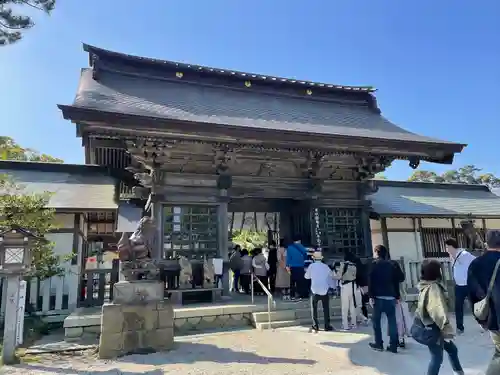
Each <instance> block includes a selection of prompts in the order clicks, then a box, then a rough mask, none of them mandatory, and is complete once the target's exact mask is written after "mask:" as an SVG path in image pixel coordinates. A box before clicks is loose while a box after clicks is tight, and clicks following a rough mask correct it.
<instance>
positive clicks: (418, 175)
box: [408, 165, 500, 188]
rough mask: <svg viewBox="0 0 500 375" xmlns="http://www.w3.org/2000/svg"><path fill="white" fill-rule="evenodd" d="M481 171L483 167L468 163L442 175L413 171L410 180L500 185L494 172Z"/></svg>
mask: <svg viewBox="0 0 500 375" xmlns="http://www.w3.org/2000/svg"><path fill="white" fill-rule="evenodd" d="M481 171H482V169H481V168H477V167H476V166H474V165H466V166H464V167H461V168H458V169H453V170H449V171H446V172H444V173H442V174H440V175H439V174H437V173H435V172H431V171H424V170H420V171H415V172H413V174H412V175H411V176H410V178H409V179H408V181H414V182H436V183H450V184H468V185H486V186H488V187H490V188H496V187H500V178H498V177H496V176H495V175H493V174H492V173H483V174H481V173H480V172H481Z"/></svg>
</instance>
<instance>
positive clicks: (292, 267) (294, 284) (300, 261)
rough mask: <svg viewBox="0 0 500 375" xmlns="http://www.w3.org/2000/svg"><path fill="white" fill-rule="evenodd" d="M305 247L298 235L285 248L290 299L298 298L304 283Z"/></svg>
mask: <svg viewBox="0 0 500 375" xmlns="http://www.w3.org/2000/svg"><path fill="white" fill-rule="evenodd" d="M306 257H307V249H306V248H305V247H304V245H302V242H301V239H300V238H299V237H295V238H294V242H293V243H292V244H291V245H289V246H288V248H287V249H286V266H287V267H288V269H289V271H290V299H291V300H296V299H300V297H301V295H302V294H303V293H304V292H303V288H304V287H303V285H304V266H305V260H306Z"/></svg>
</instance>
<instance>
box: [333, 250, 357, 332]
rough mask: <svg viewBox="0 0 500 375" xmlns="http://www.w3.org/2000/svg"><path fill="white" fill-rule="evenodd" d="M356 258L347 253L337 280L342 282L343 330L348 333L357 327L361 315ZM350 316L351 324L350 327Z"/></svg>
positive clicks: (337, 274)
mask: <svg viewBox="0 0 500 375" xmlns="http://www.w3.org/2000/svg"><path fill="white" fill-rule="evenodd" d="M355 258H356V257H355V256H354V254H352V253H351V252H349V251H348V252H346V253H345V255H344V262H343V263H342V264H341V266H340V267H339V269H338V271H337V273H336V278H338V279H339V280H340V284H341V287H340V288H341V289H340V299H341V306H342V329H343V330H345V331H347V330H349V329H354V328H356V326H357V319H358V317H359V316H360V315H361V292H360V290H359V288H358V285H357V284H356V275H357V267H356V263H355V262H356V259H355ZM349 315H350V317H351V324H350V325H349Z"/></svg>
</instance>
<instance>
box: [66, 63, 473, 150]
mask: <svg viewBox="0 0 500 375" xmlns="http://www.w3.org/2000/svg"><path fill="white" fill-rule="evenodd" d="M74 107H76V108H84V109H93V110H98V111H103V112H110V113H123V114H129V115H138V116H145V117H150V118H160V119H167V120H177V121H190V122H197V123H205V124H207V126H208V125H209V124H220V125H228V126H234V127H245V128H252V129H255V130H259V129H273V130H283V131H285V130H286V131H296V132H303V133H312V134H316V135H332V136H342V137H346V136H347V137H364V138H374V139H389V140H402V141H410V142H423V143H429V144H433V145H438V144H447V145H450V146H451V145H455V146H456V147H455V148H456V151H455V152H460V151H461V149H462V147H463V145H458V144H453V142H447V141H440V140H436V139H433V138H429V137H425V136H420V135H417V134H414V133H411V132H409V131H407V130H404V129H402V128H400V127H398V126H397V125H395V124H393V123H391V122H390V121H389V120H387V119H386V118H384V117H382V116H381V115H380V114H378V113H376V112H375V111H374V110H371V109H369V108H368V107H366V106H361V105H348V104H340V103H334V102H326V101H319V100H308V99H304V98H296V97H290V96H280V95H269V94H263V93H259V92H254V91H252V90H248V91H244V90H243V91H242V90H232V89H228V88H224V87H215V86H212V87H210V86H205V85H197V84H187V83H182V82H180V81H167V80H157V79H147V78H144V77H137V76H133V75H125V74H120V73H113V72H108V71H100V72H99V79H98V81H96V80H94V79H93V77H92V70H91V69H83V70H82V74H81V79H80V84H79V87H78V91H77V95H76V99H75V102H74Z"/></svg>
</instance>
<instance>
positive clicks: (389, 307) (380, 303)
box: [372, 298, 399, 349]
mask: <svg viewBox="0 0 500 375" xmlns="http://www.w3.org/2000/svg"><path fill="white" fill-rule="evenodd" d="M382 314H385V315H386V316H387V323H388V324H389V346H390V347H391V348H393V349H395V348H397V347H398V344H399V339H398V325H397V323H396V300H395V299H381V298H375V301H374V305H373V314H372V323H373V333H374V335H375V345H378V346H383V345H384V340H382V326H381V321H382Z"/></svg>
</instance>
